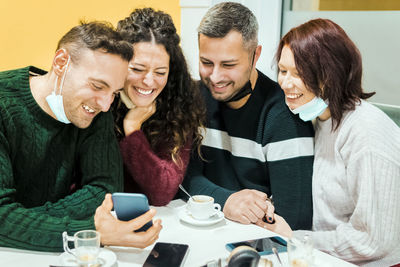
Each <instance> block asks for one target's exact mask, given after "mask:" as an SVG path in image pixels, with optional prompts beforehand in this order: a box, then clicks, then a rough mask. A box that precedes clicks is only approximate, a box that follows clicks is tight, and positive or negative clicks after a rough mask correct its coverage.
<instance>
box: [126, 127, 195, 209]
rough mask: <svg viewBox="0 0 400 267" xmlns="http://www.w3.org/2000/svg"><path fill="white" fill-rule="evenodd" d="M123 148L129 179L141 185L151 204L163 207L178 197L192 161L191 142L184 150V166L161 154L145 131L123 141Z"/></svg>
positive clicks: (181, 153) (181, 150) (182, 153)
mask: <svg viewBox="0 0 400 267" xmlns="http://www.w3.org/2000/svg"><path fill="white" fill-rule="evenodd" d="M119 145H120V149H121V153H122V158H123V161H124V165H125V167H126V170H127V171H128V174H129V175H128V177H129V179H134V181H135V182H136V183H137V184H138V185H139V186H140V189H141V190H142V191H143V192H144V194H145V195H146V196H147V197H148V198H149V201H150V204H152V205H155V206H163V205H166V204H168V203H169V202H170V201H171V200H172V199H173V198H174V196H175V195H176V193H177V191H178V186H179V185H180V184H181V183H182V180H183V177H184V175H185V172H186V168H187V165H188V162H189V157H190V149H191V145H192V144H191V141H188V142H187V144H186V145H185V146H184V147H183V148H182V149H180V152H179V156H180V158H181V160H182V162H181V163H182V164H181V165H177V164H176V163H175V162H173V160H172V159H171V158H170V157H168V156H169V155H168V156H167V157H165V158H163V157H161V156H160V155H157V154H156V153H155V152H154V151H153V150H152V149H151V147H150V144H149V142H148V140H147V138H146V136H145V135H144V133H143V131H141V130H139V131H135V132H133V133H132V134H130V135H128V136H126V137H125V138H124V139H122V140H121V141H120V144H119Z"/></svg>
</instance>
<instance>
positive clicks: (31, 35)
mask: <svg viewBox="0 0 400 267" xmlns="http://www.w3.org/2000/svg"><path fill="white" fill-rule="evenodd" d="M142 7H153V8H154V9H156V10H162V11H164V12H166V13H168V14H170V15H171V16H172V18H173V20H174V23H175V26H176V28H177V29H178V31H179V30H180V8H179V0H130V1H128V0H113V1H112V0H111V1H110V0H64V1H61V0H36V1H30V0H25V1H23V0H0V25H1V26H0V71H2V70H7V69H14V68H19V67H24V66H27V65H34V66H37V67H40V68H43V69H45V70H48V69H49V68H50V66H51V61H52V58H53V55H54V51H55V49H56V45H57V42H58V40H59V39H60V38H61V37H62V36H63V35H64V34H65V33H66V32H67V31H68V30H69V29H71V28H72V27H74V26H75V25H77V24H78V23H79V21H80V20H82V19H83V20H87V21H90V20H106V21H109V22H111V23H112V24H113V25H115V26H116V24H117V22H118V20H120V19H122V18H125V17H126V16H128V15H129V14H130V12H131V11H132V10H133V9H134V8H142Z"/></svg>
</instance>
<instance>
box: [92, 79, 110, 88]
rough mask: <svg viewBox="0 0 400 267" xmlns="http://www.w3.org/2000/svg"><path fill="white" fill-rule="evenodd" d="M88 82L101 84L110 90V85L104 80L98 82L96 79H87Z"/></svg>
mask: <svg viewBox="0 0 400 267" xmlns="http://www.w3.org/2000/svg"><path fill="white" fill-rule="evenodd" d="M89 80H91V81H92V82H98V83H101V84H103V85H104V86H106V87H108V88H110V85H108V83H107V82H106V81H104V80H100V79H96V78H89Z"/></svg>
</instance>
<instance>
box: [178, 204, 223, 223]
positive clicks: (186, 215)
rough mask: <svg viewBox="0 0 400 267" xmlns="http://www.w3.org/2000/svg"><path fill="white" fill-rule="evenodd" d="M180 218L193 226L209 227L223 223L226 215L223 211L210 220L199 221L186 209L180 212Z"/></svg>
mask: <svg viewBox="0 0 400 267" xmlns="http://www.w3.org/2000/svg"><path fill="white" fill-rule="evenodd" d="M178 217H179V219H181V220H182V221H184V222H185V223H188V224H191V225H195V226H207V225H212V224H216V223H218V222H220V221H222V220H223V219H224V213H223V212H222V211H218V212H217V213H216V214H214V215H213V216H211V217H210V218H208V219H206V220H197V219H195V218H193V216H192V215H190V214H189V213H188V212H187V210H186V207H185V208H183V209H181V210H180V211H179V213H178Z"/></svg>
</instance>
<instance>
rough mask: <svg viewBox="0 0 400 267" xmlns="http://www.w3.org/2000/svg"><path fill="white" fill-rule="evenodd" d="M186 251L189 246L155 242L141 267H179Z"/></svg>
mask: <svg viewBox="0 0 400 267" xmlns="http://www.w3.org/2000/svg"><path fill="white" fill-rule="evenodd" d="M188 249H189V245H186V244H174V243H163V242H157V243H156V244H155V245H154V248H153V249H152V250H151V252H150V254H149V256H148V257H147V259H146V261H145V262H144V264H143V267H156V266H168V267H180V266H182V265H183V262H184V260H185V256H186V254H187V251H188Z"/></svg>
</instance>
